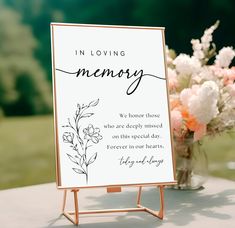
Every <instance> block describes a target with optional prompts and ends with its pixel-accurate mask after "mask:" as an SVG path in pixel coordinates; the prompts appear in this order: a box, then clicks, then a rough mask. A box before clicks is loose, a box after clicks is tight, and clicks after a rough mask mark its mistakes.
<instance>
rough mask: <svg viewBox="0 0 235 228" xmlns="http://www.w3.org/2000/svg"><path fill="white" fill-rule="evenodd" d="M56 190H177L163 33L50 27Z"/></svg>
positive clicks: (120, 28)
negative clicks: (149, 187) (152, 187)
mask: <svg viewBox="0 0 235 228" xmlns="http://www.w3.org/2000/svg"><path fill="white" fill-rule="evenodd" d="M51 37H52V63H53V64H52V65H53V90H54V92H53V93H54V119H55V138H56V164H57V185H58V187H59V188H88V187H102V186H128V185H136V186H137V185H138V186H139V185H141V186H142V185H162V184H173V183H175V174H174V162H173V152H172V138H171V127H170V117H169V102H168V90H167V72H166V62H165V51H164V49H165V44H164V28H155V27H132V26H104V25H82V24H59V23H52V24H51Z"/></svg>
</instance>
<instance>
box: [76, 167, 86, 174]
mask: <svg viewBox="0 0 235 228" xmlns="http://www.w3.org/2000/svg"><path fill="white" fill-rule="evenodd" d="M73 170H74V171H75V172H76V173H79V174H85V173H84V171H83V170H81V169H77V168H73Z"/></svg>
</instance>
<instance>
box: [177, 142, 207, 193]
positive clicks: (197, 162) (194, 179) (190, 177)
mask: <svg viewBox="0 0 235 228" xmlns="http://www.w3.org/2000/svg"><path fill="white" fill-rule="evenodd" d="M174 150H175V158H176V178H177V185H175V186H174V188H175V189H185V190H196V189H199V188H201V187H202V186H203V184H204V183H205V181H206V180H207V177H208V161H207V156H206V153H205V150H204V148H203V145H202V142H201V141H200V142H199V141H197V142H194V141H193V138H186V139H184V140H178V139H176V140H174Z"/></svg>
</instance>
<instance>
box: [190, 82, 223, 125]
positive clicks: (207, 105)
mask: <svg viewBox="0 0 235 228" xmlns="http://www.w3.org/2000/svg"><path fill="white" fill-rule="evenodd" d="M218 96H219V88H218V86H217V84H216V83H215V82H213V81H207V82H204V83H203V84H202V86H201V87H200V88H199V89H198V91H197V95H193V96H192V97H191V98H190V100H189V102H188V107H189V112H190V113H191V114H192V115H193V116H195V117H196V118H197V120H198V121H199V122H200V123H203V124H208V123H209V122H210V121H211V120H212V119H213V118H214V117H216V115H217V114H218V113H219V111H218V107H217V101H218Z"/></svg>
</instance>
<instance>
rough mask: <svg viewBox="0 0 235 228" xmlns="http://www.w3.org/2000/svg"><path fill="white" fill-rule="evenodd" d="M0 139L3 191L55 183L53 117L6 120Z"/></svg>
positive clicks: (0, 187) (3, 123)
mask: <svg viewBox="0 0 235 228" xmlns="http://www.w3.org/2000/svg"><path fill="white" fill-rule="evenodd" d="M0 139H1V144H0V157H1V159H0V189H4V188H13V187H19V186H25V185H32V184H39V183H45V182H52V181H55V159H54V154H55V152H54V135H53V118H52V116H39V117H17V118H15V117H14V118H13V117H12V118H5V119H4V120H3V121H2V122H1V124H0Z"/></svg>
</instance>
